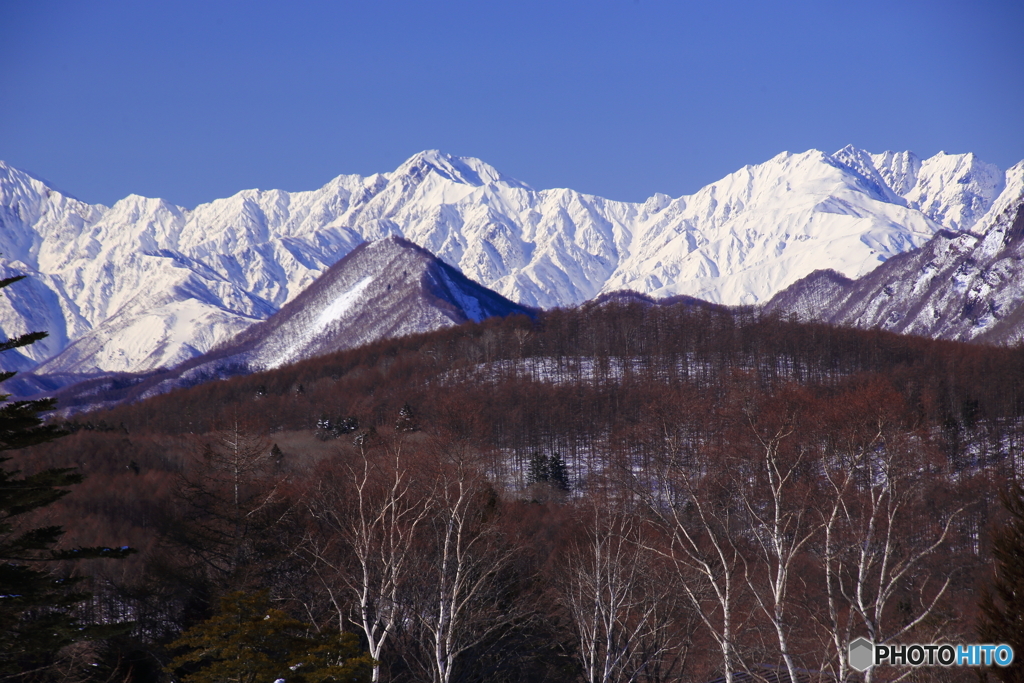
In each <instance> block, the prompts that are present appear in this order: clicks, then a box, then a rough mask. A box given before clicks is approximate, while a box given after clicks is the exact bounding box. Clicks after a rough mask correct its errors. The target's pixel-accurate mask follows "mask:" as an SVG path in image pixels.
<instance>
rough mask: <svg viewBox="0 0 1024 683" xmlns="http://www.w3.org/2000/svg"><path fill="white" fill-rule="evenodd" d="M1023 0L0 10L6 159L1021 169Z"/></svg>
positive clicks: (153, 172) (664, 174)
mask: <svg viewBox="0 0 1024 683" xmlns="http://www.w3.org/2000/svg"><path fill="white" fill-rule="evenodd" d="M1022 29H1024V3H1021V2H1008V1H1007V0H971V1H967V0H964V1H962V2H948V1H944V0H930V1H928V2H924V1H917V0H907V1H903V0H888V1H887V2H875V1H873V0H859V1H852V0H847V1H843V2H838V1H833V0H818V1H815V2H802V1H797V2H767V1H764V0H762V1H759V2H747V1H742V2H741V1H737V0H719V1H716V2H685V1H679V0H676V1H675V2H660V1H653V0H614V1H605V0H588V1H586V2H569V1H560V0H546V1H543V2H534V1H532V0H521V1H517V2H504V3H498V2H490V1H487V0H477V1H476V2H444V1H439V2H395V1H389V0H378V1H376V2H360V3H354V2H329V3H328V2H295V3H270V2H259V1H253V0H250V1H249V2H230V1H221V0H203V1H202V2H191V1H186V0H174V1H173V2H138V1H134V2H125V1H122V0H104V1H103V2H100V1H98V0H96V1H90V0H75V1H73V2H53V1H49V0H36V1H33V2H23V1H21V0H0V159H3V160H5V161H7V162H8V163H11V164H13V165H15V166H18V167H19V168H23V169H25V170H28V171H30V172H32V173H35V174H37V175H39V176H42V177H44V178H47V179H48V180H50V181H51V182H53V183H54V184H55V185H57V186H58V187H60V188H62V189H64V190H66V191H68V192H70V193H71V194H74V195H76V196H78V197H79V198H81V199H84V200H86V201H89V202H100V203H105V204H111V203H113V202H114V201H116V200H117V199H119V198H121V197H123V196H125V195H127V194H129V193H136V194H142V195H146V196H159V197H165V198H167V199H169V200H171V201H173V202H175V203H178V204H181V205H184V206H187V207H192V206H195V205H196V204H198V203H201V202H204V201H209V200H211V199H214V198H217V197H223V196H227V195H230V194H233V193H234V192H237V191H239V190H241V189H245V188H251V187H260V188H264V189H269V188H280V189H285V190H305V189H314V188H317V187H319V186H321V185H323V184H324V183H326V182H327V181H328V180H329V179H331V178H332V177H334V176H336V175H339V174H341V173H359V174H370V173H374V172H377V171H389V170H393V169H394V168H395V167H396V166H397V165H398V164H399V163H401V162H402V161H403V160H404V159H406V158H408V157H409V156H411V155H413V154H414V153H416V152H418V151H420V150H423V149H434V148H436V149H441V150H443V151H446V152H449V153H452V154H458V155H468V156H476V157H480V158H481V159H483V160H485V161H487V162H488V163H490V164H492V165H494V166H495V167H497V168H498V169H499V170H501V171H503V172H505V173H507V174H509V175H512V176H514V177H516V178H518V179H520V180H522V181H524V182H526V183H529V184H530V185H532V186H533V187H536V188H548V187H571V188H574V189H577V190H580V191H583V192H589V193H593V194H598V195H602V196H605V197H609V198H613V199H623V200H632V201H640V200H642V199H644V198H646V197H648V196H650V195H651V194H653V193H655V192H664V193H667V194H670V195H673V196H678V195H680V194H686V193H690V192H693V191H695V190H697V189H698V188H700V187H701V186H703V185H705V184H707V183H709V182H712V181H714V180H716V179H718V178H720V177H722V176H723V175H725V174H727V173H730V172H732V171H734V170H736V169H738V168H740V167H741V166H743V165H744V164H754V163H759V162H761V161H765V160H767V159H769V158H771V157H772V156H774V155H775V154H777V153H779V152H782V151H784V150H788V151H794V152H796V151H804V150H806V149H811V148H818V149H824V150H826V151H834V150H836V149H838V148H840V147H842V146H843V145H845V144H847V143H852V144H854V145H857V146H859V147H863V148H866V149H868V150H870V151H882V150H884V149H896V150H903V149H911V150H914V151H915V152H917V153H918V154H920V155H922V156H930V155H932V154H934V153H936V152H938V151H940V150H945V151H947V152H968V151H973V152H976V153H977V154H978V155H979V156H980V157H981V158H982V159H985V160H987V161H991V162H993V163H996V164H998V165H1000V166H1002V167H1004V168H1005V167H1008V166H1010V165H1012V164H1014V163H1016V162H1017V161H1019V160H1021V159H1024V125H1022V122H1024V119H1022V116H1021V112H1022V111H1024V40H1022V39H1021V34H1022Z"/></svg>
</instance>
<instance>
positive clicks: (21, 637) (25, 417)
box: [0, 276, 132, 678]
mask: <svg viewBox="0 0 1024 683" xmlns="http://www.w3.org/2000/svg"><path fill="white" fill-rule="evenodd" d="M22 277H24V276H20V277H11V278H6V279H3V280H0V289H2V288H4V287H7V286H9V285H11V284H13V283H15V282H17V281H18V280H21V279H22ZM44 337H46V333H45V332H30V333H28V334H24V335H21V336H19V337H16V338H13V339H8V340H7V341H4V342H0V351H9V350H11V349H15V348H20V347H24V346H28V345H29V344H33V343H35V342H37V341H39V340H40V339H43V338H44ZM14 374H15V373H13V372H0V382H3V381H6V380H8V379H10V378H11V377H13V376H14ZM9 398H10V395H9V394H0V404H2V405H0V452H2V451H12V450H18V449H21V448H26V447H28V446H34V445H37V444H41V443H46V442H47V441H52V440H53V439H56V438H58V437H60V436H64V434H65V432H62V431H60V430H59V429H58V428H57V427H55V426H53V425H47V424H43V420H42V418H41V417H40V415H41V414H42V413H45V412H46V411H49V410H52V409H53V408H54V406H55V405H56V402H55V401H54V400H53V399H48V398H47V399H39V400H33V401H8V400H7V399H9ZM10 460H11V458H10V457H0V674H9V675H11V676H12V677H14V678H17V677H18V676H17V675H18V674H22V673H25V672H34V671H38V670H40V669H41V668H43V667H45V666H46V664H47V663H48V662H49V661H50V660H51V659H52V657H53V655H54V654H55V653H56V652H57V651H58V650H59V649H60V648H62V647H64V646H65V645H69V644H71V643H73V642H75V641H78V640H84V639H88V638H96V637H102V636H103V635H106V634H107V633H109V632H111V629H103V628H98V627H95V626H88V625H83V624H80V623H79V622H78V620H77V619H76V618H75V617H74V615H73V614H72V608H73V607H74V606H75V605H76V604H78V603H79V602H81V601H83V600H85V599H87V598H88V597H89V594H88V593H85V592H82V591H80V590H77V589H76V584H77V583H78V582H79V581H80V580H81V577H77V578H65V577H61V576H58V575H56V574H54V573H53V572H52V570H51V566H52V565H53V564H54V563H55V562H58V561H62V560H80V559H91V558H102V557H107V558H116V557H124V556H126V555H127V554H129V553H130V552H132V551H131V550H130V549H129V548H117V549H114V548H104V547H95V548H75V549H71V550H60V551H58V550H56V549H55V546H56V545H57V542H58V541H59V540H60V538H61V536H62V535H63V533H64V530H63V528H61V527H60V526H46V527H38V528H23V527H22V526H21V525H20V524H19V522H20V521H21V520H22V519H24V515H26V514H28V513H31V512H33V511H35V510H38V509H39V508H42V507H45V506H47V505H50V504H51V503H53V502H55V501H57V500H60V499H61V498H62V497H64V496H65V495H67V494H68V493H70V492H69V491H68V490H67V489H66V488H65V487H67V486H72V485H74V484H78V483H80V482H81V481H82V475H80V474H78V473H77V472H75V471H74V470H73V469H72V468H54V469H48V470H43V471H41V472H37V473H36V474H32V475H29V476H19V475H20V471H19V470H10V469H6V468H4V467H2V466H3V465H4V464H5V463H7V462H8V461H10Z"/></svg>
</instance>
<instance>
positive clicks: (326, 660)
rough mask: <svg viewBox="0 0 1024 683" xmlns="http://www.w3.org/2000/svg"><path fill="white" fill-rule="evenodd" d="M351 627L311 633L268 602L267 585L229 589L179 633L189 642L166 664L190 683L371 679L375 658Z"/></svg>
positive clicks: (177, 643)
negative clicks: (214, 609) (213, 610)
mask: <svg viewBox="0 0 1024 683" xmlns="http://www.w3.org/2000/svg"><path fill="white" fill-rule="evenodd" d="M358 642H359V639H358V638H357V637H356V636H355V635H354V634H352V633H333V634H332V633H326V632H324V633H313V632H312V627H310V626H309V625H307V624H304V623H302V622H301V621H299V620H298V619H293V618H292V617H289V616H288V615H287V614H285V613H284V612H282V611H281V610H278V609H274V608H273V607H271V604H270V598H269V595H268V593H267V591H265V590H264V591H258V592H256V593H252V594H249V593H245V592H241V591H239V592H236V593H230V594H228V595H226V596H224V597H223V598H221V601H220V609H219V611H218V613H217V614H216V615H214V616H213V617H211V618H210V619H207V620H206V621H204V622H202V623H201V624H198V625H196V626H194V627H192V628H190V629H189V630H188V631H186V632H185V633H183V634H182V636H181V638H179V639H178V640H176V641H175V642H174V643H172V644H171V647H173V648H189V651H188V652H186V653H185V654H183V655H180V656H179V657H177V658H175V659H174V660H173V661H172V662H171V664H170V666H169V667H168V669H169V670H170V671H172V672H173V671H175V670H177V671H178V672H179V673H180V674H182V678H183V679H184V680H185V681H188V683H220V682H221V681H237V682H238V683H272V682H273V681H276V680H278V679H284V680H286V681H288V682H289V683H325V682H329V681H338V682H339V683H340V682H341V681H346V682H348V681H369V680H370V672H371V667H372V664H373V660H372V659H370V657H369V655H367V654H365V653H362V652H360V651H359V646H358Z"/></svg>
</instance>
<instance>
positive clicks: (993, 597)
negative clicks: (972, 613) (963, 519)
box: [978, 481, 1024, 683]
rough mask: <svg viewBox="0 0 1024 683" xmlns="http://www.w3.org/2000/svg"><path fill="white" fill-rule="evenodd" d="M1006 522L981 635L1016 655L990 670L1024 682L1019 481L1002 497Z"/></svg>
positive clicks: (997, 543) (1023, 527) (1023, 512)
mask: <svg viewBox="0 0 1024 683" xmlns="http://www.w3.org/2000/svg"><path fill="white" fill-rule="evenodd" d="M1001 497H1002V499H1003V507H1004V508H1005V509H1006V512H1007V513H1008V515H1009V519H1008V520H1007V523H1006V524H1005V525H1004V526H1002V527H1001V528H1000V529H999V530H998V531H997V532H996V533H995V537H994V538H993V542H992V555H993V559H994V560H995V562H994V569H995V576H994V578H993V581H992V587H991V588H988V587H986V588H985V589H984V590H983V592H982V595H981V616H980V617H979V619H978V636H979V637H980V639H981V641H982V642H984V643H996V644H999V643H1005V644H1007V645H1010V646H1011V647H1013V651H1014V652H1015V653H1017V656H1016V657H1015V658H1014V662H1013V664H1011V665H1010V666H1008V667H1006V668H1002V667H997V666H996V667H992V668H991V669H990V670H989V673H991V674H992V675H993V676H995V677H996V678H997V679H998V680H1000V681H1007V682H1012V683H1024V487H1022V486H1021V485H1020V484H1019V483H1018V482H1016V481H1015V482H1013V483H1012V484H1011V485H1010V490H1009V491H1004V492H1003V494H1002V496H1001Z"/></svg>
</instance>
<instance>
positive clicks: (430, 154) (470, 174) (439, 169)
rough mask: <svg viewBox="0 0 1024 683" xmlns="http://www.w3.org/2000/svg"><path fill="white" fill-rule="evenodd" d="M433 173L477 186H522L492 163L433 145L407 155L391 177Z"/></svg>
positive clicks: (413, 177)
mask: <svg viewBox="0 0 1024 683" xmlns="http://www.w3.org/2000/svg"><path fill="white" fill-rule="evenodd" d="M430 174H434V175H436V176H439V177H440V178H442V179H444V180H447V181H449V182H453V183H459V184H463V185H470V186H473V187H481V186H484V185H489V184H495V183H501V184H503V185H508V186H511V187H526V186H525V185H523V184H522V183H520V182H519V181H517V180H514V179H512V178H509V177H507V176H505V175H503V174H502V173H501V172H499V171H498V170H497V169H496V168H494V167H493V166H490V165H489V164H486V163H484V162H483V161H481V160H480V159H476V158H473V157H456V156H452V155H450V154H445V153H444V152H441V151H438V150H436V149H431V150H426V151H423V152H420V153H418V154H414V155H413V156H411V157H409V159H407V160H406V161H405V162H404V163H403V164H402V165H401V166H399V167H398V168H397V169H396V170H395V171H394V172H393V173H390V174H388V175H389V176H390V178H391V179H393V180H394V179H400V178H409V179H410V180H412V181H414V182H419V181H422V180H424V179H425V178H426V177H427V176H428V175H430Z"/></svg>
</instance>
